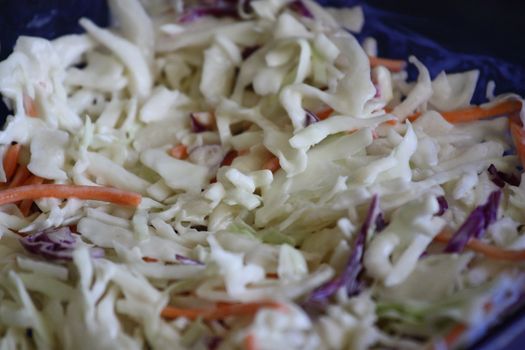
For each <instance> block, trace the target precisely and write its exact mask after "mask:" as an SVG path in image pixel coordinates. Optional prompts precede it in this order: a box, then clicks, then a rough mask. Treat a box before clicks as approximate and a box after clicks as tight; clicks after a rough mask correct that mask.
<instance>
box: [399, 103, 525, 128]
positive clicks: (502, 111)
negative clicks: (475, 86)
mask: <svg viewBox="0 0 525 350" xmlns="http://www.w3.org/2000/svg"><path fill="white" fill-rule="evenodd" d="M520 110H521V102H519V101H515V100H506V101H503V102H500V103H498V104H495V105H494V106H492V107H488V108H484V107H480V106H472V107H467V108H462V109H458V110H455V111H448V112H441V115H442V116H443V118H445V120H447V121H448V122H450V123H467V122H472V121H476V120H481V119H487V118H492V117H497V116H501V115H510V114H513V113H516V112H518V111H520ZM419 116H421V113H420V112H417V113H414V114H412V115H410V116H408V120H410V121H414V120H416V119H417V118H419Z"/></svg>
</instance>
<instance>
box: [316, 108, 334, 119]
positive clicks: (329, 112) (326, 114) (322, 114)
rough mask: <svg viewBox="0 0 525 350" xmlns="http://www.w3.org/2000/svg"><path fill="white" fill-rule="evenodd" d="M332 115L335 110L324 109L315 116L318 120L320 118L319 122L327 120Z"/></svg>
mask: <svg viewBox="0 0 525 350" xmlns="http://www.w3.org/2000/svg"><path fill="white" fill-rule="evenodd" d="M332 113H334V110H333V109H332V108H330V107H328V108H325V109H322V110H320V111H319V112H317V113H315V115H316V116H317V118H319V120H325V119H326V118H328V117H329V116H331V115H332Z"/></svg>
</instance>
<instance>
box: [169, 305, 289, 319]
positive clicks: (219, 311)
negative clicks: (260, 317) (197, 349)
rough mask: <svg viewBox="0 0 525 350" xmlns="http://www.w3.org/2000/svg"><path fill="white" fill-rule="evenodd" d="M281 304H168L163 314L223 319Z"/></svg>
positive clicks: (250, 313)
mask: <svg viewBox="0 0 525 350" xmlns="http://www.w3.org/2000/svg"><path fill="white" fill-rule="evenodd" d="M280 307H282V306H281V305H280V304H278V303H276V302H273V301H265V302H254V303H245V304H229V303H223V304H217V305H216V306H215V308H213V309H181V308H178V307H175V306H166V307H165V308H164V309H163V310H162V312H161V316H162V317H164V318H168V319H174V318H177V317H186V318H189V319H191V320H195V319H197V318H202V319H204V320H206V321H213V320H221V319H224V318H226V317H230V316H243V315H244V316H247V315H254V314H255V313H257V311H259V309H261V308H280Z"/></svg>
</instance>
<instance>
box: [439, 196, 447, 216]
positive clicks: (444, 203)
mask: <svg viewBox="0 0 525 350" xmlns="http://www.w3.org/2000/svg"><path fill="white" fill-rule="evenodd" d="M436 199H437V201H438V204H439V210H438V212H437V213H436V216H443V214H445V212H446V211H447V210H448V202H447V199H446V198H445V196H439V197H437V198H436Z"/></svg>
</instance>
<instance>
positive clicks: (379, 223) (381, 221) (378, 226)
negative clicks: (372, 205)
mask: <svg viewBox="0 0 525 350" xmlns="http://www.w3.org/2000/svg"><path fill="white" fill-rule="evenodd" d="M374 225H375V230H376V232H381V231H383V230H384V229H385V227H387V226H388V221H386V220H385V217H384V216H383V213H382V212H379V214H377V216H376V221H375V223H374Z"/></svg>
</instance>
